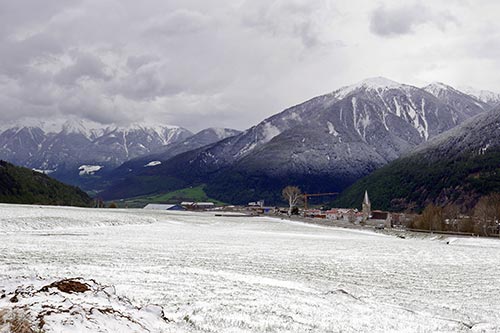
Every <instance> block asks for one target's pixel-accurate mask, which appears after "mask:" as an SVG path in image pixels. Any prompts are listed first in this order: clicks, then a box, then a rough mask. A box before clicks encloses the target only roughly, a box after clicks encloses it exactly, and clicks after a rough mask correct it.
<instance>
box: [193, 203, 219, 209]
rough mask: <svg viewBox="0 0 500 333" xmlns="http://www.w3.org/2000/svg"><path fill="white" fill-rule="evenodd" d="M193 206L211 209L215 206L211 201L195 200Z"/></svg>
mask: <svg viewBox="0 0 500 333" xmlns="http://www.w3.org/2000/svg"><path fill="white" fill-rule="evenodd" d="M194 207H195V209H211V208H214V207H215V204H214V203H213V202H195V203H194Z"/></svg>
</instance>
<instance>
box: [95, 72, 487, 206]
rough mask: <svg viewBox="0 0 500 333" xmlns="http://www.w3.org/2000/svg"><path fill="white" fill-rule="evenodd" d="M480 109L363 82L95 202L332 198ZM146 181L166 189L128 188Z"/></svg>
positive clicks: (470, 100)
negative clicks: (289, 193)
mask: <svg viewBox="0 0 500 333" xmlns="http://www.w3.org/2000/svg"><path fill="white" fill-rule="evenodd" d="M451 89H452V88H451ZM464 105H465V106H466V107H463V106H464ZM488 108H489V106H488V105H487V104H485V103H482V102H480V101H478V100H477V99H475V98H474V97H472V96H469V95H466V94H459V93H457V92H455V91H454V89H453V91H450V92H449V93H447V94H446V98H443V97H442V96H439V95H438V96H435V95H434V94H432V93H430V92H428V91H426V90H425V89H420V88H417V87H413V86H410V85H405V84H400V83H397V82H394V81H391V80H387V79H384V78H374V79H368V80H365V81H362V82H361V83H359V84H356V85H352V86H348V87H344V88H341V89H339V90H337V91H334V92H333V93H330V94H326V95H323V96H319V97H316V98H313V99H311V100H309V101H307V102H305V103H302V104H300V105H297V106H294V107H291V108H289V109H287V110H285V111H283V112H281V113H279V114H277V115H274V116H272V117H270V118H268V119H266V120H264V121H263V122H261V123H260V124H258V125H256V126H254V127H252V128H250V129H248V130H246V131H244V132H243V133H241V134H239V135H236V136H234V137H231V138H228V139H225V140H222V141H220V142H218V143H215V144H213V145H210V146H207V147H204V148H202V149H198V150H195V151H191V152H187V153H184V154H180V155H178V156H176V157H174V158H172V159H170V160H168V163H164V164H162V165H160V166H158V167H155V168H154V170H147V171H143V172H142V173H141V174H139V175H137V176H136V178H135V179H132V178H131V179H127V180H126V181H125V182H124V183H122V184H115V185H114V186H112V187H111V188H109V190H108V191H105V192H104V193H103V195H104V196H107V197H126V196H130V195H132V194H133V195H139V194H149V193H154V192H157V191H160V192H161V191H163V190H172V189H175V188H173V187H175V186H174V185H173V184H175V183H182V184H183V185H184V186H185V185H189V184H201V183H206V184H207V187H206V190H207V194H209V195H210V196H212V197H215V198H217V199H219V200H222V201H226V202H236V203H242V202H245V201H246V200H249V199H250V200H255V199H259V198H265V199H267V200H271V201H273V200H276V198H277V195H276V193H278V197H279V191H280V188H281V186H283V185H284V184H290V183H294V184H297V185H299V186H301V187H303V189H307V191H322V190H326V189H329V191H333V190H337V191H339V190H342V189H344V188H345V187H346V186H348V185H350V184H352V183H353V182H354V181H355V180H357V179H359V178H360V177H362V176H364V175H366V174H368V173H370V172H372V171H373V170H375V169H377V168H379V167H381V166H382V165H384V164H386V163H388V162H390V161H392V160H394V159H396V158H398V157H399V156H401V155H402V154H404V153H407V152H409V151H410V150H411V149H413V148H414V147H416V146H417V145H419V144H421V143H423V142H425V141H427V140H428V139H430V138H432V137H434V136H436V135H438V134H440V133H442V132H444V131H446V130H448V129H450V128H453V127H455V126H456V125H458V124H460V123H462V122H463V121H464V120H466V119H468V118H469V117H470V116H472V115H476V114H479V113H481V112H484V111H485V110H487V109H488ZM147 179H156V180H159V179H163V180H164V183H165V184H167V187H166V188H162V186H160V185H158V182H156V184H155V186H153V187H149V186H142V187H141V189H140V190H139V189H138V187H137V186H136V185H137V184H138V183H141V182H142V183H144V182H147ZM174 180H175V181H174ZM128 184H134V186H133V187H132V186H130V185H128ZM142 191H144V193H141V192H142ZM235 193H238V194H235ZM235 200H237V201H235Z"/></svg>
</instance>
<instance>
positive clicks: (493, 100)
mask: <svg viewBox="0 0 500 333" xmlns="http://www.w3.org/2000/svg"><path fill="white" fill-rule="evenodd" d="M460 90H461V91H463V92H464V93H466V94H468V95H471V96H474V97H476V98H477V99H479V100H480V101H482V102H484V103H487V104H489V105H491V106H496V105H499V104H500V93H498V92H493V91H489V90H478V89H474V88H472V87H463V88H461V89H460Z"/></svg>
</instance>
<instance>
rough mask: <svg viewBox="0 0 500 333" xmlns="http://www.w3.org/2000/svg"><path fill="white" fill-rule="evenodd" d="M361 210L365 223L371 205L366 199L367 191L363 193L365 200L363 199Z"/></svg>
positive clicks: (370, 212)
mask: <svg viewBox="0 0 500 333" xmlns="http://www.w3.org/2000/svg"><path fill="white" fill-rule="evenodd" d="M362 210H363V221H364V222H366V220H368V219H369V218H370V215H371V214H372V204H371V203H370V198H368V191H365V198H364V199H363V204H362Z"/></svg>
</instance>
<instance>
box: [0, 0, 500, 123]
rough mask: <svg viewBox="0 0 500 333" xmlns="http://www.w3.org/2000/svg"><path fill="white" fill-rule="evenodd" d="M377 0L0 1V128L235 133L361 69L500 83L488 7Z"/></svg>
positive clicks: (412, 79) (499, 7) (358, 75)
mask: <svg viewBox="0 0 500 333" xmlns="http://www.w3.org/2000/svg"><path fill="white" fill-rule="evenodd" d="M381 1H382V3H381V4H379V3H378V2H377V3H375V4H374V3H373V1H371V0H359V6H356V8H354V7H353V5H352V2H351V1H347V0H342V1H335V0H322V1H309V0H240V1H225V0H213V1H206V0H148V1H143V2H137V1H133V0H107V1H102V0H46V1H39V0H16V1H0V122H6V121H13V120H16V119H19V118H21V117H39V118H40V117H41V118H43V119H46V120H50V119H59V118H64V117H67V116H71V115H74V116H78V117H82V118H86V119H89V120H93V121H97V122H102V123H106V124H109V123H121V124H126V123H129V122H135V121H148V122H151V121H154V122H161V123H165V124H167V123H170V124H173V125H181V126H185V127H188V128H189V129H191V130H199V129H201V128H202V127H208V126H227V127H235V128H238V129H245V128H247V127H249V126H251V125H253V124H255V123H257V122H259V121H260V120H262V119H264V118H266V117H268V116H270V115H271V114H274V113H276V112H279V111H280V110H282V109H284V108H286V107H288V106H290V105H294V104H297V103H300V102H302V101H304V100H306V99H309V98H311V97H313V96H316V95H319V94H321V93H325V92H329V91H332V90H334V89H336V88H337V87H339V86H342V85H346V84H350V83H352V82H357V81H359V80H361V79H363V78H365V77H369V76H376V75H384V76H388V77H393V78H395V79H397V80H400V81H405V82H408V83H413V84H420V83H425V82H426V81H435V80H438V81H445V82H448V83H450V84H454V83H456V84H457V85H459V84H466V85H478V86H479V87H480V88H487V89H493V88H494V87H497V86H500V82H499V81H498V78H497V77H496V76H495V75H494V74H492V73H495V72H496V71H497V69H498V66H500V59H497V58H498V57H496V56H497V55H498V48H497V47H496V46H495V45H496V44H498V43H496V44H495V40H496V39H497V37H498V36H496V35H495V34H492V33H491V32H492V31H499V30H500V24H499V23H497V22H498V20H497V17H496V15H497V14H495V13H498V12H500V4H495V3H494V2H488V1H486V0H478V1H480V2H481V5H480V6H479V5H477V6H475V5H472V4H467V2H463V1H446V0H436V1H433V2H432V5H431V3H430V2H426V4H427V5H426V6H424V5H419V4H418V3H414V4H412V5H410V6H401V5H399V3H400V2H399V1H397V0H381ZM360 8H361V9H360ZM453 17H460V20H461V22H462V21H463V24H460V25H458V24H450V22H454V21H453V20H454V19H453ZM367 18H369V19H371V31H368V29H367ZM478 18H480V19H478ZM429 27H430V29H429ZM431 30H432V33H430V32H429V31H431ZM412 32H414V33H412ZM404 34H405V38H379V36H384V37H386V36H401V35H404ZM485 57H487V58H488V62H485V61H484V59H485ZM495 57H496V58H495ZM471 73H475V74H474V76H473V81H472V82H469V81H467V82H462V81H465V80H466V79H467V78H469V77H471ZM492 87H493V88H492Z"/></svg>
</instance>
